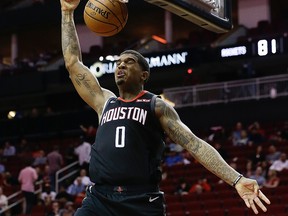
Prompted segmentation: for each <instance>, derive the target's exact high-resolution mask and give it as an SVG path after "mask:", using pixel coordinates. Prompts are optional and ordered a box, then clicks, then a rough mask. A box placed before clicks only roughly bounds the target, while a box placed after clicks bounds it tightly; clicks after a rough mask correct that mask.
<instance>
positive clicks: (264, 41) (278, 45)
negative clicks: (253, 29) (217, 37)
mask: <svg viewBox="0 0 288 216" xmlns="http://www.w3.org/2000/svg"><path fill="white" fill-rule="evenodd" d="M218 51H219V52H220V53H218V54H219V57H221V58H229V57H241V56H243V57H264V56H273V55H278V54H284V53H287V52H288V34H287V33H284V34H281V35H277V36H268V37H260V38H254V39H248V40H247V42H245V43H239V44H237V45H233V46H227V47H221V48H219V50H218Z"/></svg>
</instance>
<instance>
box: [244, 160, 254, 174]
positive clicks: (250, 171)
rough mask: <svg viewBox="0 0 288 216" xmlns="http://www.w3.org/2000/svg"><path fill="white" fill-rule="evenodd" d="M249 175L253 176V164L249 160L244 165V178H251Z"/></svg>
mask: <svg viewBox="0 0 288 216" xmlns="http://www.w3.org/2000/svg"><path fill="white" fill-rule="evenodd" d="M251 175H253V163H252V161H251V160H248V161H247V163H246V172H245V176H251Z"/></svg>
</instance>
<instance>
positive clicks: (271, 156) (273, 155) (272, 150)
mask: <svg viewBox="0 0 288 216" xmlns="http://www.w3.org/2000/svg"><path fill="white" fill-rule="evenodd" d="M280 155H281V152H280V151H277V148H276V147H275V146H274V145H270V146H269V147H268V153H267V154H266V157H265V160H266V161H267V162H268V166H270V165H272V163H273V162H274V161H276V160H278V159H279V158H280Z"/></svg>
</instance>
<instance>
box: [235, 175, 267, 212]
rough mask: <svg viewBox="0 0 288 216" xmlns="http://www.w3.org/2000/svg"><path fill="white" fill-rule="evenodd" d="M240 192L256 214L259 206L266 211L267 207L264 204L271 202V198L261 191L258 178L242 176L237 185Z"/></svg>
mask: <svg viewBox="0 0 288 216" xmlns="http://www.w3.org/2000/svg"><path fill="white" fill-rule="evenodd" d="M235 188H236V190H237V192H238V194H239V195H240V197H241V198H242V199H243V200H244V202H245V204H246V206H247V207H248V208H252V210H253V212H254V213H255V214H258V209H257V207H256V206H258V207H259V208H260V209H262V211H264V212H266V211H267V208H266V207H265V205H264V204H263V201H264V202H265V203H266V204H270V200H269V199H268V198H267V197H266V196H265V195H264V194H263V193H262V191H260V189H259V185H258V184H257V181H256V180H253V179H249V178H245V177H242V178H241V179H240V181H239V182H238V183H237V184H236V186H235Z"/></svg>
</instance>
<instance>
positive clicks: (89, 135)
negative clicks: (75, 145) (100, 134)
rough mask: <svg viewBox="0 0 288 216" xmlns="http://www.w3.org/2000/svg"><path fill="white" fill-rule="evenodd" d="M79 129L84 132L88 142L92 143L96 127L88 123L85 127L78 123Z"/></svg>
mask: <svg viewBox="0 0 288 216" xmlns="http://www.w3.org/2000/svg"><path fill="white" fill-rule="evenodd" d="M80 129H81V130H82V131H83V132H84V134H85V139H86V140H87V141H88V142H89V143H94V141H95V136H96V132H97V128H96V127H94V126H93V125H89V126H88V127H85V126H84V125H80Z"/></svg>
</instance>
